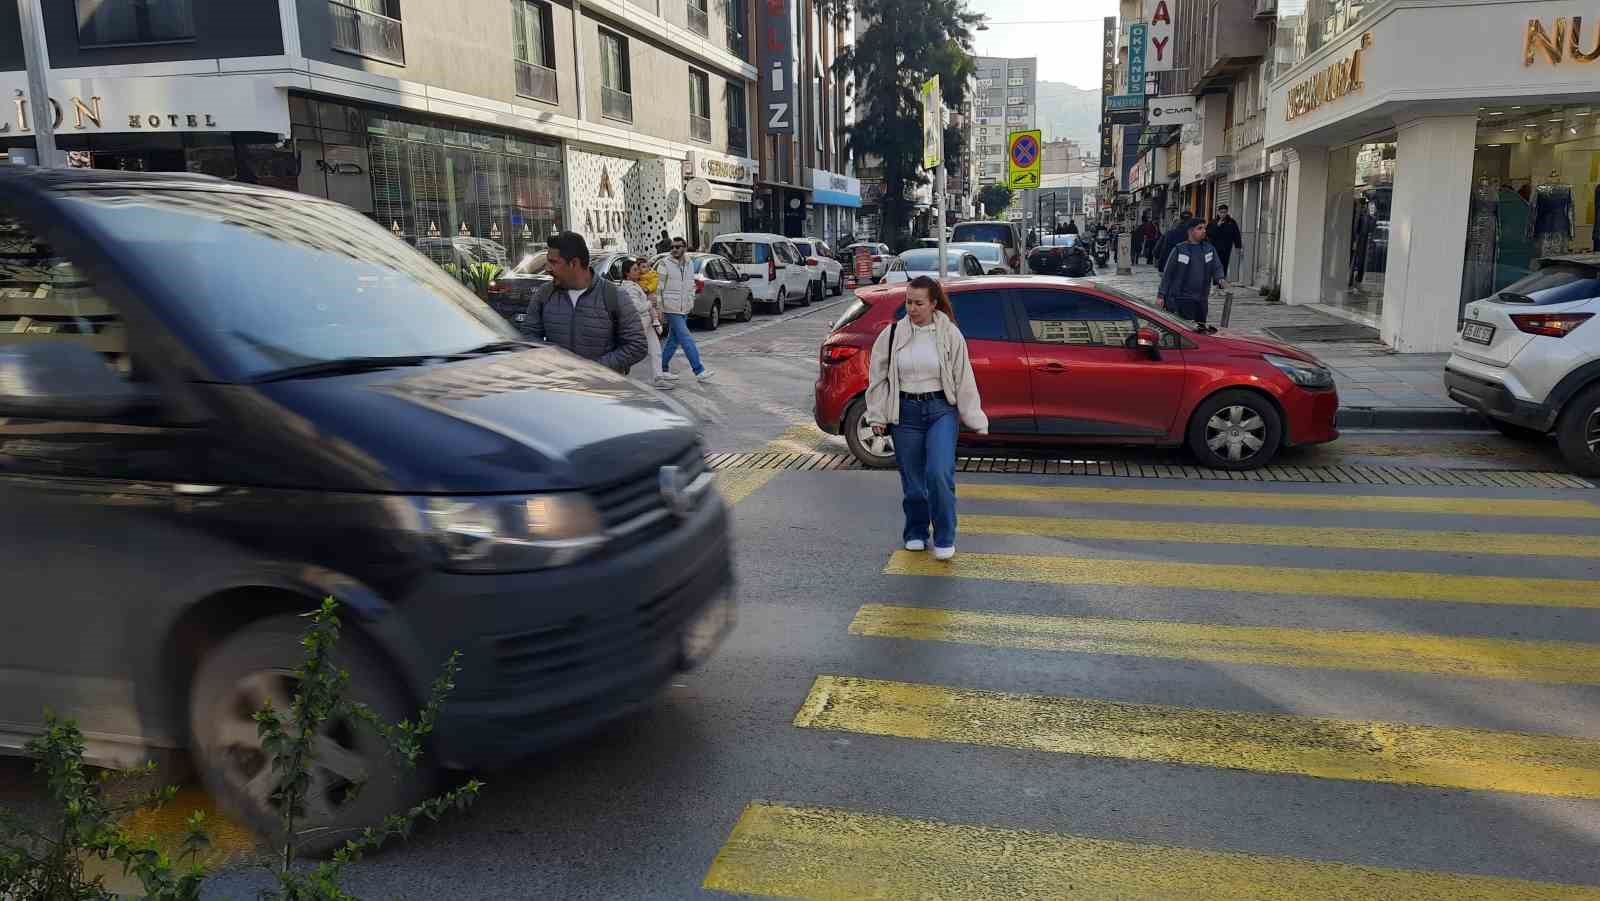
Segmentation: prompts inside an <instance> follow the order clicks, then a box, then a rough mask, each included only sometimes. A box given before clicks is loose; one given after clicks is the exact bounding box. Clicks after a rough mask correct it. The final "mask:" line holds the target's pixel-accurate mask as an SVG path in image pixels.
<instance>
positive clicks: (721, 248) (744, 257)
mask: <svg viewBox="0 0 1600 901" xmlns="http://www.w3.org/2000/svg"><path fill="white" fill-rule="evenodd" d="M711 252H712V253H720V254H722V255H723V256H725V257H727V258H728V259H730V260H732V261H734V262H735V263H746V264H750V263H765V262H766V261H767V259H768V258H769V254H770V253H771V251H770V250H768V248H767V245H765V244H751V243H749V242H747V241H718V242H717V243H716V244H713V245H712V246H711Z"/></svg>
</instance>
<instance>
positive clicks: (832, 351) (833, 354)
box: [822, 344, 861, 363]
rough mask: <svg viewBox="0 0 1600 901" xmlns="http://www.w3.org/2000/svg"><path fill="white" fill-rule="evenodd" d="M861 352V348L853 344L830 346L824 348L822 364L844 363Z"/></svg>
mask: <svg viewBox="0 0 1600 901" xmlns="http://www.w3.org/2000/svg"><path fill="white" fill-rule="evenodd" d="M860 352H861V348H859V347H856V346H855V345H852V344H829V345H827V346H825V347H823V348H822V362H824V363H843V362H844V361H845V360H848V359H850V358H851V357H853V356H855V355H856V354H858V353H860Z"/></svg>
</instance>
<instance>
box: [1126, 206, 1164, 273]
mask: <svg viewBox="0 0 1600 901" xmlns="http://www.w3.org/2000/svg"><path fill="white" fill-rule="evenodd" d="M1133 237H1134V238H1135V240H1134V244H1133V261H1134V262H1135V263H1137V262H1139V258H1140V257H1144V261H1145V262H1146V263H1149V264H1150V265H1152V266H1154V265H1155V264H1156V242H1157V241H1159V240H1161V229H1159V228H1157V227H1156V224H1155V223H1154V222H1151V221H1150V214H1149V213H1145V214H1144V216H1143V217H1142V218H1141V219H1140V220H1139V228H1138V230H1137V231H1135V232H1134V233H1133Z"/></svg>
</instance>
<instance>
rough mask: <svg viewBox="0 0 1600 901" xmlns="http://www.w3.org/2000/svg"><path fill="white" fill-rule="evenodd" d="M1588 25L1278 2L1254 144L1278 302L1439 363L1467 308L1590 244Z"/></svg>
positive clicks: (1558, 15)
mask: <svg viewBox="0 0 1600 901" xmlns="http://www.w3.org/2000/svg"><path fill="white" fill-rule="evenodd" d="M1594 12H1595V10H1594V6H1593V4H1592V3H1584V2H1576V0H1453V2H1449V3H1437V2H1432V3H1425V2H1419V0H1370V2H1361V3H1352V2H1339V3H1334V2H1323V0H1310V2H1307V3H1297V4H1294V5H1293V6H1292V7H1291V6H1290V5H1289V4H1280V6H1279V8H1278V11H1277V40H1276V45H1275V51H1276V52H1275V54H1274V60H1273V64H1274V68H1273V72H1272V76H1271V82H1270V87H1269V92H1268V97H1267V109H1266V134H1265V144H1266V150H1267V153H1268V158H1269V165H1270V162H1271V160H1272V159H1274V158H1281V159H1282V160H1283V161H1284V163H1285V165H1286V169H1287V172H1286V180H1287V189H1286V194H1285V199H1284V204H1285V214H1284V234H1283V241H1282V246H1283V253H1282V260H1281V267H1282V274H1281V282H1282V290H1283V299H1284V300H1285V301H1287V302H1289V303H1311V304H1321V305H1322V306H1323V307H1324V308H1326V309H1328V310H1329V311H1332V312H1335V313H1337V314H1339V315H1342V316H1344V317H1347V318H1351V319H1355V320H1357V321H1360V322H1364V323H1368V324H1371V325H1373V326H1375V327H1376V328H1378V330H1379V332H1380V334H1381V336H1382V338H1383V340H1384V341H1385V342H1386V343H1387V344H1389V345H1390V346H1391V347H1393V348H1394V349H1396V350H1399V351H1417V352H1434V351H1444V350H1446V349H1448V348H1449V346H1450V344H1451V342H1452V340H1453V339H1454V337H1455V334H1456V331H1457V329H1458V324H1459V322H1460V320H1461V318H1462V316H1463V311H1464V309H1465V308H1466V307H1467V306H1468V305H1469V304H1470V303H1471V302H1472V301H1473V300H1477V299H1479V298H1482V297H1487V296H1490V295H1492V294H1493V293H1495V292H1496V291H1499V290H1501V289H1503V288H1505V287H1506V286H1507V285H1508V284H1510V283H1511V282H1512V281H1515V280H1516V279H1518V278H1520V277H1521V276H1522V275H1525V274H1526V273H1528V272H1529V271H1530V270H1531V269H1532V268H1534V266H1535V265H1536V261H1537V260H1538V259H1539V258H1540V257H1545V256H1551V255H1556V254H1561V253H1570V252H1580V251H1588V250H1592V249H1594V248H1595V247H1596V245H1597V244H1600V226H1597V224H1596V206H1600V21H1596V17H1595V16H1594ZM1468 48H1470V52H1465V50H1466V49H1468ZM1280 155H1281V156H1280Z"/></svg>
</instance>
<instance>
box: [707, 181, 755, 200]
mask: <svg viewBox="0 0 1600 901" xmlns="http://www.w3.org/2000/svg"><path fill="white" fill-rule="evenodd" d="M754 197H755V194H754V193H752V192H751V191H750V189H749V188H730V187H728V186H726V185H719V184H717V183H716V182H712V183H711V199H712V200H721V201H725V202H727V203H749V202H750V201H751V199H752V198H754Z"/></svg>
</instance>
